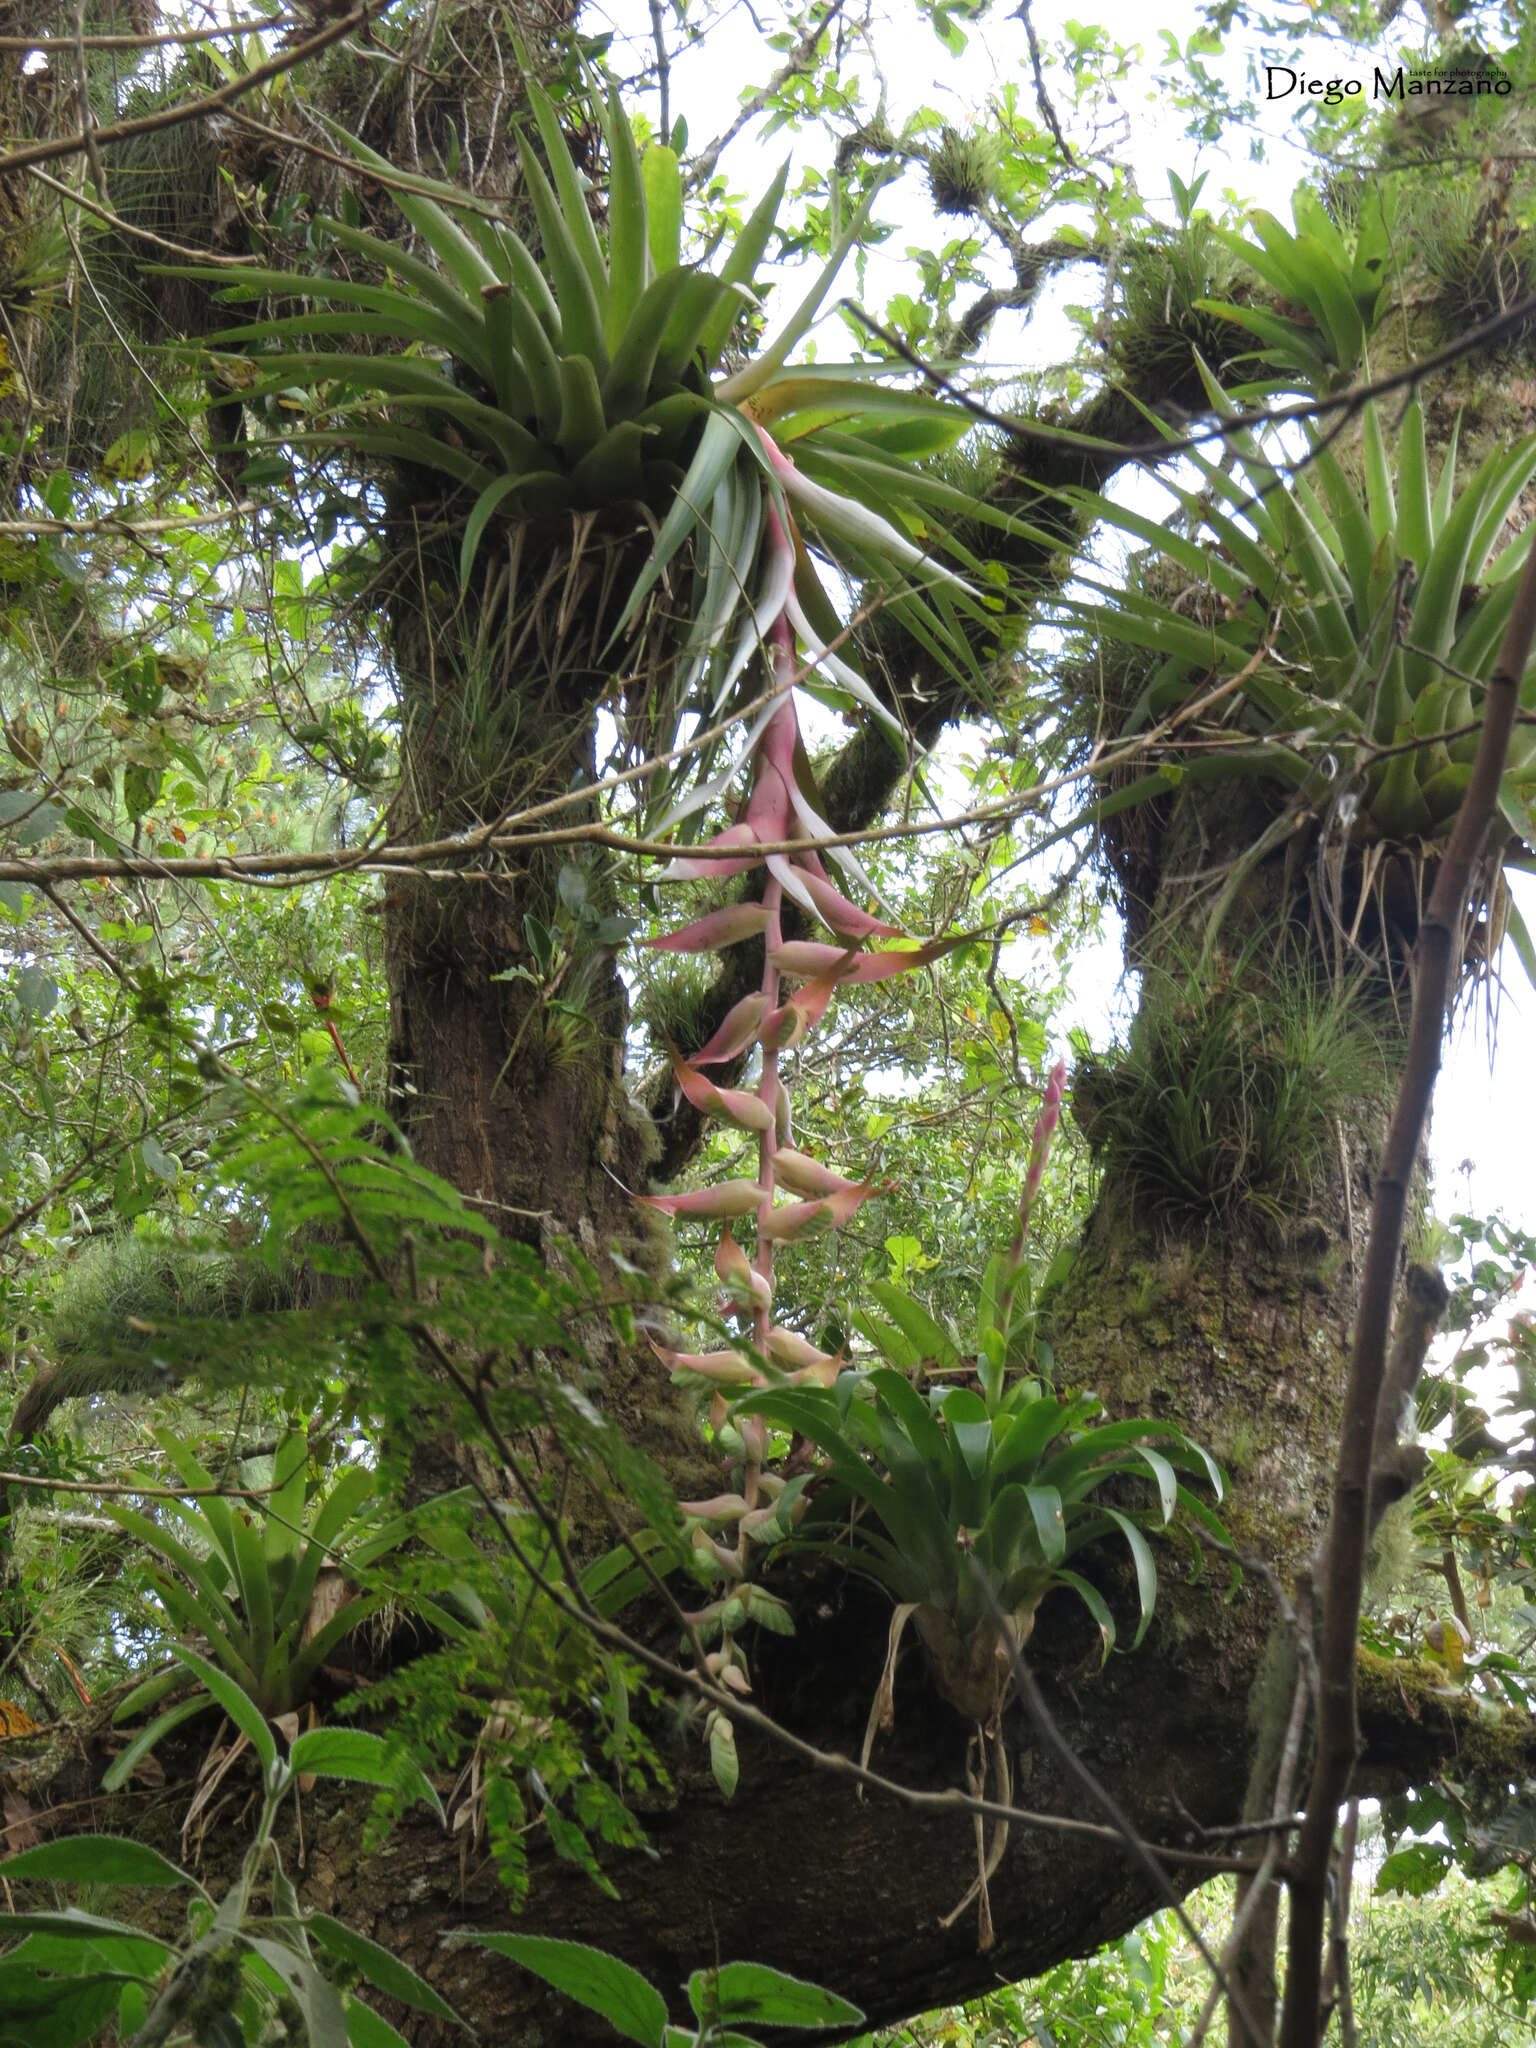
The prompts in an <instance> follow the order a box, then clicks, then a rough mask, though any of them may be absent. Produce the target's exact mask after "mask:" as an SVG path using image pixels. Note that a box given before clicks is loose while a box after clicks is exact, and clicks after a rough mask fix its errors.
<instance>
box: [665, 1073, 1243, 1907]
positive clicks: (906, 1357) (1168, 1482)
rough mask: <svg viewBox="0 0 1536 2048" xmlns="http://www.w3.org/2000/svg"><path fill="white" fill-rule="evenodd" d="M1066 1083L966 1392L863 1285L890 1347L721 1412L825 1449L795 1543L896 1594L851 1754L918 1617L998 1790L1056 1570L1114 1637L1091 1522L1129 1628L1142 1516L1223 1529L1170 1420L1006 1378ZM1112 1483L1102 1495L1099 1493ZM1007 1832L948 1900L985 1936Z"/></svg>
mask: <svg viewBox="0 0 1536 2048" xmlns="http://www.w3.org/2000/svg"><path fill="white" fill-rule="evenodd" d="M1065 1083H1066V1069H1065V1066H1064V1064H1062V1063H1058V1064H1057V1066H1056V1067H1055V1068H1054V1069H1053V1070H1052V1072H1051V1075H1050V1079H1049V1081H1048V1083H1047V1087H1046V1092H1045V1098H1044V1102H1043V1104H1042V1109H1041V1114H1040V1118H1039V1121H1038V1123H1037V1125H1036V1128H1035V1135H1034V1142H1033V1145H1032V1147H1031V1153H1030V1161H1029V1166H1028V1169H1027V1172H1026V1177H1025V1183H1024V1191H1023V1195H1022V1198H1021V1201H1020V1215H1019V1228H1018V1232H1017V1234H1016V1236H1015V1238H1014V1241H1013V1243H1012V1245H1011V1246H1010V1247H1009V1248H1008V1250H1007V1251H1006V1252H1003V1253H1000V1254H998V1255H997V1257H996V1258H994V1259H993V1260H992V1261H991V1262H990V1264H989V1266H988V1270H987V1275H986V1280H985V1283H984V1285H983V1288H982V1292H981V1298H980V1307H979V1317H978V1325H977V1330H976V1336H975V1342H974V1345H972V1346H970V1347H969V1356H968V1358H965V1360H964V1363H966V1364H973V1365H974V1370H975V1375H976V1380H977V1387H978V1388H979V1391H978V1390H977V1389H973V1388H971V1387H966V1386H953V1385H946V1384H944V1381H943V1378H942V1376H943V1375H947V1374H949V1373H952V1372H954V1371H955V1370H957V1369H959V1368H960V1367H961V1365H962V1352H961V1348H960V1346H959V1345H958V1344H957V1343H956V1341H955V1339H954V1338H953V1337H951V1336H950V1334H949V1333H948V1332H947V1331H946V1330H944V1329H943V1328H942V1327H941V1326H940V1325H939V1324H937V1323H936V1322H934V1321H933V1319H932V1318H931V1317H930V1316H929V1315H928V1314H927V1312H926V1311H925V1310H924V1309H923V1308H922V1307H921V1305H920V1304H919V1303H917V1302H915V1301H913V1300H912V1299H911V1298H910V1297H909V1296H906V1295H905V1294H903V1293H902V1291H901V1290H899V1289H897V1288H893V1287H884V1288H882V1289H881V1290H880V1292H879V1296H878V1298H879V1300H880V1302H881V1306H882V1307H883V1308H884V1309H885V1310H886V1314H887V1317H888V1318H889V1320H885V1319H877V1318H875V1317H872V1316H871V1317H864V1318H861V1319H860V1327H861V1328H862V1329H863V1331H864V1333H865V1334H866V1335H867V1336H869V1337H870V1338H871V1339H872V1341H873V1342H874V1343H875V1344H876V1346H877V1348H878V1349H879V1350H880V1351H881V1352H882V1353H883V1355H884V1356H885V1358H886V1360H887V1363H885V1364H883V1365H878V1366H875V1367H872V1368H868V1369H854V1368H852V1367H850V1366H846V1365H844V1364H843V1362H842V1361H840V1360H835V1359H829V1360H822V1361H819V1362H818V1363H817V1364H816V1365H813V1366H811V1367H809V1368H804V1369H802V1370H801V1371H800V1372H799V1373H798V1374H797V1375H796V1376H795V1380H796V1383H795V1384H788V1383H786V1384H783V1385H778V1386H771V1387H766V1388H762V1389H760V1390H758V1391H754V1392H750V1393H747V1394H746V1395H744V1396H743V1398H741V1399H739V1400H738V1401H737V1403H736V1405H735V1408H734V1410H733V1411H732V1414H733V1418H734V1420H735V1422H736V1426H737V1428H738V1429H739V1430H740V1432H741V1436H742V1439H743V1442H747V1441H749V1440H751V1441H753V1442H754V1443H755V1444H756V1445H757V1447H758V1454H759V1457H760V1456H761V1453H762V1449H763V1448H764V1446H763V1442H762V1437H761V1435H760V1432H762V1431H763V1429H764V1427H765V1426H769V1427H772V1428H774V1429H778V1430H781V1431H786V1432H788V1433H789V1434H790V1435H791V1436H792V1437H794V1438H798V1439H802V1440H803V1441H804V1442H806V1443H807V1444H810V1445H813V1446H814V1447H815V1449H816V1450H817V1451H818V1452H819V1453H820V1455H821V1459H822V1461H823V1466H822V1471H823V1475H824V1483H823V1484H822V1485H821V1487H820V1489H819V1490H818V1491H817V1493H816V1494H815V1496H814V1499H812V1500H811V1501H810V1502H809V1504H808V1511H807V1512H805V1513H803V1515H802V1517H801V1518H800V1520H799V1524H798V1529H797V1530H796V1531H795V1533H794V1536H793V1541H794V1544H795V1546H796V1547H799V1548H810V1549H814V1550H816V1551H819V1552H822V1553H824V1554H831V1555H836V1556H841V1557H843V1558H845V1559H846V1560H847V1561H848V1563H849V1564H850V1566H851V1567H852V1568H853V1569H854V1570H856V1571H859V1572H861V1573H863V1574H864V1575H865V1576H867V1577H869V1578H871V1579H873V1580H874V1581H875V1582H876V1583H877V1584H878V1585H880V1586H883V1587H884V1588H885V1590H886V1591H887V1592H889V1593H890V1594H891V1596H892V1598H893V1599H894V1600H895V1602H896V1603H897V1604H896V1609H895V1612H894V1614H893V1616H892V1620H891V1630H890V1640H889V1648H888V1653H887V1657H886V1664H885V1670H884V1672H883V1674H882V1676H881V1679H880V1682H879V1685H878V1687H877V1689H876V1692H875V1696H874V1700H873V1703H872V1705H871V1708H870V1715H869V1723H868V1727H867V1729H866V1733H865V1741H864V1756H865V1760H866V1761H867V1760H868V1757H869V1753H870V1750H871V1747H872V1745H873V1742H874V1737H875V1733H876V1731H877V1729H878V1728H879V1727H881V1726H886V1727H888V1726H889V1725H890V1724H891V1721H892V1719H893V1718H894V1687H895V1672H896V1660H897V1655H898V1652H899V1650H900V1647H901V1643H902V1639H903V1635H904V1632H905V1630H906V1627H907V1625H908V1623H909V1622H913V1623H915V1625H916V1627H917V1630H918V1633H919V1635H920V1637H921V1639H922V1642H923V1645H924V1648H925V1650H926V1651H927V1654H928V1659H929V1663H930V1666H931V1668H932V1670H933V1673H934V1679H935V1682H936V1684H937V1686H938V1688H939V1690H940V1692H941V1693H942V1694H943V1695H944V1697H945V1698H946V1699H947V1700H949V1701H950V1703H951V1704H952V1705H953V1706H955V1707H956V1708H957V1709H958V1710H959V1711H960V1712H961V1713H962V1714H964V1715H966V1716H967V1718H968V1719H969V1720H970V1721H971V1722H972V1724H973V1737H972V1744H973V1761H972V1764H971V1767H970V1776H971V1781H972V1784H973V1787H974V1788H975V1789H976V1790H978V1791H980V1790H982V1789H983V1788H984V1787H985V1785H986V1783H987V1780H988V1774H989V1771H990V1775H991V1780H992V1783H993V1786H994V1796H995V1797H996V1798H997V1799H998V1800H1000V1801H1001V1802H1002V1803H1004V1804H1006V1803H1007V1801H1008V1798H1009V1795H1010V1785H1011V1775H1010V1767H1009V1763H1008V1757H1007V1749H1006V1745H1005V1744H1004V1742H1003V1740H1002V1734H1001V1721H1002V1711H1003V1708H1004V1706H1005V1705H1006V1703H1007V1700H1008V1697H1009V1694H1010V1691H1011V1688H1012V1685H1013V1682H1014V1677H1015V1670H1016V1662H1017V1657H1018V1653H1019V1651H1020V1650H1021V1649H1022V1647H1023V1645H1024V1644H1025V1643H1026V1642H1027V1641H1028V1640H1029V1637H1030V1634H1031V1631H1032V1630H1033V1628H1034V1622H1035V1616H1036V1613H1037V1611H1038V1609H1039V1606H1040V1603H1041V1601H1042V1600H1043V1599H1044V1598H1045V1595H1046V1594H1047V1593H1048V1592H1049V1591H1050V1590H1051V1588H1052V1587H1053V1586H1066V1587H1069V1588H1070V1589H1071V1590H1073V1591H1074V1592H1075V1593H1076V1594H1077V1595H1078V1597H1079V1598H1080V1599H1081V1600H1082V1601H1083V1603H1084V1604H1085V1606H1086V1607H1087V1608H1088V1611H1089V1613H1090V1614H1091V1615H1092V1617H1093V1619H1094V1621H1095V1623H1096V1625H1097V1627H1098V1629H1099V1631H1100V1637H1101V1640H1102V1643H1103V1647H1104V1654H1105V1655H1106V1656H1107V1655H1108V1653H1109V1650H1110V1648H1111V1647H1112V1646H1113V1644H1114V1641H1115V1622H1114V1617H1113V1614H1112V1612H1111V1610H1110V1608H1109V1605H1108V1603H1107V1602H1106V1600H1105V1599H1104V1596H1103V1594H1102V1593H1101V1592H1100V1591H1099V1589H1098V1588H1097V1587H1096V1586H1095V1585H1094V1584H1093V1583H1092V1581H1091V1580H1089V1579H1088V1578H1085V1577H1084V1576H1083V1575H1082V1573H1081V1572H1079V1571H1077V1570H1074V1569H1073V1568H1072V1566H1071V1564H1070V1562H1069V1561H1070V1560H1071V1559H1073V1558H1074V1557H1076V1556H1077V1555H1078V1554H1079V1553H1080V1552H1081V1551H1083V1550H1084V1549H1085V1548H1086V1547H1087V1546H1088V1545H1090V1544H1093V1543H1097V1542H1100V1541H1103V1540H1104V1539H1106V1538H1115V1539H1118V1540H1121V1541H1123V1542H1124V1543H1125V1544H1126V1546H1127V1548H1128V1549H1129V1552H1130V1555H1131V1560H1132V1564H1133V1567H1134V1571H1135V1576H1136V1584H1137V1593H1138V1600H1139V1605H1140V1621H1139V1624H1138V1627H1137V1631H1136V1637H1135V1641H1136V1642H1140V1640H1141V1638H1142V1636H1143V1635H1144V1633H1145V1631H1146V1628H1147V1625H1148V1623H1149V1621H1150V1620H1151V1616H1152V1612H1153V1605H1154V1602H1155V1599H1156V1591H1157V1567H1156V1564H1155V1562H1154V1559H1153V1556H1152V1552H1151V1549H1150V1547H1149V1545H1148V1543H1147V1539H1146V1536H1145V1534H1144V1533H1143V1525H1144V1524H1145V1523H1146V1522H1147V1521H1149V1520H1151V1521H1154V1522H1157V1523H1160V1524H1164V1525H1166V1523H1167V1522H1168V1521H1169V1520H1170V1519H1171V1518H1172V1516H1173V1515H1174V1513H1175V1512H1176V1511H1177V1510H1178V1509H1179V1508H1180V1507H1182V1508H1183V1509H1185V1510H1186V1512H1188V1513H1189V1514H1191V1515H1193V1516H1194V1517H1195V1518H1196V1519H1197V1520H1199V1521H1201V1522H1202V1523H1204V1524H1205V1525H1206V1526H1207V1527H1209V1528H1210V1529H1211V1530H1212V1532H1213V1533H1216V1534H1217V1535H1218V1536H1219V1535H1222V1534H1224V1532H1223V1531H1222V1529H1221V1524H1220V1522H1219V1521H1218V1520H1217V1519H1216V1517H1215V1515H1214V1514H1213V1512H1212V1511H1211V1509H1210V1508H1209V1507H1208V1506H1207V1505H1206V1504H1205V1503H1204V1502H1203V1501H1201V1500H1200V1499H1199V1498H1198V1497H1197V1496H1196V1495H1195V1494H1194V1493H1193V1492H1192V1491H1191V1490H1190V1489H1189V1487H1188V1486H1186V1485H1185V1483H1184V1480H1183V1478H1181V1476H1180V1474H1181V1473H1182V1472H1191V1471H1192V1472H1196V1473H1198V1474H1200V1475H1201V1476H1202V1477H1203V1478H1204V1479H1205V1480H1207V1481H1208V1482H1209V1484H1210V1485H1211V1487H1212V1488H1213V1490H1214V1491H1215V1493H1216V1495H1217V1498H1218V1499H1219V1498H1220V1495H1221V1475H1220V1473H1219V1471H1218V1470H1217V1468H1216V1466H1215V1464H1214V1463H1213V1462H1212V1460H1211V1459H1210V1458H1209V1457H1208V1456H1207V1455H1206V1453H1205V1452H1204V1451H1203V1450H1201V1449H1200V1447H1199V1446H1198V1445H1197V1444H1195V1443H1193V1442H1192V1441H1191V1440H1190V1439H1189V1438H1188V1437H1187V1436H1185V1435H1184V1433H1183V1432H1182V1431H1181V1430H1178V1429H1176V1428H1174V1427H1172V1426H1171V1425H1168V1424H1163V1423H1157V1422H1151V1421H1147V1420H1142V1419H1134V1420H1126V1421H1120V1422H1106V1421H1101V1420H1099V1418H1100V1416H1101V1415H1102V1412H1103V1411H1102V1409H1101V1407H1100V1404H1099V1402H1098V1400H1097V1399H1096V1398H1095V1397H1094V1396H1093V1395H1092V1394H1087V1393H1084V1394H1077V1395H1058V1394H1054V1393H1052V1392H1050V1391H1048V1390H1047V1388H1046V1387H1045V1386H1044V1385H1043V1384H1042V1383H1041V1381H1040V1380H1039V1379H1038V1378H1033V1377H1015V1378H1013V1379H1011V1380H1010V1378H1009V1376H1008V1371H1007V1367H1008V1363H1009V1359H1010V1355H1011V1350H1012V1347H1013V1345H1014V1343H1015V1341H1016V1339H1017V1337H1018V1335H1019V1331H1018V1328H1017V1308H1016V1300H1017V1295H1018V1290H1019V1283H1020V1280H1021V1277H1022V1275H1023V1273H1024V1271H1025V1252H1026V1241H1027V1234H1028V1228H1029V1219H1030V1213H1031V1210H1032V1207H1033V1204H1034V1200H1035V1197H1036V1194H1037V1192H1038V1190H1039V1187H1040V1182H1041V1178H1042V1175H1043V1172H1044V1168H1045V1162H1046V1158H1047V1156H1048V1153H1049V1149H1050V1143H1051V1139H1052V1136H1053V1134H1054V1131H1055V1129H1056V1124H1057V1121H1058V1119H1059V1117H1060V1114H1061V1103H1062V1098H1063V1094H1064V1090H1065ZM914 1352H916V1353H917V1354H918V1357H917V1358H916V1359H914V1356H913V1354H914ZM742 1368H743V1371H744V1372H745V1371H746V1370H748V1369H750V1361H749V1360H745V1359H743V1361H742ZM914 1369H920V1370H926V1371H927V1372H928V1373H931V1374H933V1375H934V1376H935V1378H936V1380H937V1384H935V1385H934V1386H933V1387H932V1388H931V1389H930V1390H929V1391H928V1392H927V1393H926V1395H925V1394H924V1393H923V1392H921V1391H919V1389H918V1387H917V1386H915V1385H914V1384H913V1380H912V1378H910V1377H909V1376H908V1375H909V1371H911V1370H914ZM756 1376H757V1377H759V1378H761V1377H762V1376H763V1375H761V1374H760V1373H759V1374H757V1375H756ZM749 1433H751V1435H750V1439H749ZM1138 1479H1140V1480H1142V1481H1145V1480H1147V1479H1150V1480H1151V1482H1152V1484H1153V1488H1154V1502H1153V1503H1152V1504H1150V1505H1148V1506H1145V1507H1142V1506H1138V1505H1136V1504H1134V1502H1132V1501H1128V1499H1127V1483H1128V1482H1132V1481H1135V1480H1138ZM1111 1486H1112V1487H1113V1490H1114V1492H1115V1495H1116V1498H1115V1500H1113V1501H1112V1500H1109V1499H1106V1498H1105V1497H1104V1493H1105V1489H1107V1488H1110V1487H1111ZM745 1507H746V1504H745V1502H744V1501H742V1500H739V1499H738V1500H732V1499H729V1498H727V1499H723V1500H720V1501H715V1502H707V1503H700V1504H699V1505H698V1508H697V1510H696V1511H697V1512H698V1513H699V1514H700V1515H701V1516H703V1517H707V1518H712V1519H716V1520H723V1519H726V1518H728V1517H730V1516H732V1515H734V1516H736V1517H739V1518H740V1522H741V1525H742V1526H743V1528H745V1526H746V1522H747V1518H748V1516H747V1512H744V1509H745ZM748 1512H749V1511H748ZM764 1526H765V1527H766V1528H767V1529H768V1531H769V1533H771V1534H772V1535H774V1536H779V1535H785V1534H788V1533H789V1532H788V1531H787V1530H786V1529H785V1528H784V1520H783V1514H782V1509H781V1507H780V1505H779V1504H778V1503H775V1504H774V1506H773V1508H772V1510H771V1511H770V1513H769V1514H768V1515H767V1516H766V1517H765V1518H764ZM1006 1843H1007V1830H1006V1828H999V1829H996V1830H994V1834H993V1840H992V1842H991V1845H990V1847H988V1846H987V1845H986V1844H985V1842H984V1840H983V1839H982V1836H981V1834H980V1832H979V1831H978V1839H977V1864H978V1869H977V1878H976V1882H975V1884H974V1885H973V1887H972V1888H971V1890H970V1891H969V1892H967V1894H966V1896H965V1898H963V1899H962V1900H961V1901H960V1904H959V1905H958V1906H957V1907H956V1908H955V1910H954V1913H953V1914H951V1916H950V1918H951V1919H954V1918H957V1917H958V1915H959V1914H960V1913H961V1912H962V1911H963V1910H964V1909H965V1908H966V1907H967V1906H968V1905H969V1904H970V1901H971V1899H972V1898H973V1897H974V1898H976V1899H977V1900H978V1913H979V1933H980V1940H981V1944H982V1946H983V1947H987V1946H989V1945H990V1942H991V1938H992V1927H991V1911H990V1905H989V1901H988V1896H987V1884H988V1880H989V1878H990V1877H991V1874H992V1872H993V1871H994V1870H995V1869H996V1867H997V1864H998V1861H999V1860H1000V1859H1001V1856H1002V1853H1003V1850H1004V1848H1005V1847H1006Z"/></svg>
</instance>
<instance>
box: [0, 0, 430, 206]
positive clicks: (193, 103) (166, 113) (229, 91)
mask: <svg viewBox="0 0 1536 2048" xmlns="http://www.w3.org/2000/svg"><path fill="white" fill-rule="evenodd" d="M393 4H394V0H380V4H379V5H377V6H375V5H373V4H372V0H363V5H362V6H361V7H357V8H354V9H353V11H352V12H351V13H350V14H344V15H343V16H342V17H341V19H340V20H339V21H333V22H331V23H329V24H328V25H327V26H326V27H325V28H323V29H321V30H320V31H319V32H318V33H317V34H315V35H312V36H309V37H307V38H306V39H305V40H304V41H303V42H302V43H294V44H292V45H291V46H290V47H289V48H288V49H286V50H283V51H280V52H279V53H278V55H277V56H275V57H270V58H268V60H267V62H266V63H265V64H258V65H257V66H256V68H255V70H254V71H247V72H246V74H245V76H244V77H243V78H232V79H230V81H229V82H228V84H227V85H221V86H220V87H219V88H218V90H217V91H216V92H210V93H206V94H204V96H203V97H202V98H201V99H195V100H183V101H182V102H181V103H180V104H179V105H177V106H171V107H160V108H157V109H156V111H155V112H154V113H153V114H140V115H139V116H137V118H136V119H134V120H131V121H115V122H113V123H112V125H111V126H110V127H108V128H96V129H82V130H81V132H80V133H79V134H78V135H61V136H55V137H54V138H53V139H52V140H51V141H48V142H28V143H25V144H23V146H22V147H21V148H20V149H12V150H8V151H7V152H6V154H5V155H4V156H0V177H3V176H4V175H5V174H6V173H7V172H9V171H24V170H27V169H29V168H30V166H31V165H33V164H46V163H53V162H55V161H57V159H58V158H59V157H65V156H78V155H79V154H80V153H81V151H82V150H85V149H87V148H89V146H90V143H91V141H92V139H93V137H94V140H95V143H96V146H97V148H98V149H99V148H101V147H103V146H104V145H105V144H107V143H112V142H127V141H128V140H129V139H130V138H131V137H132V136H135V135H152V134H154V133H156V132H157V131H158V130H161V129H165V128H179V127H181V126H182V125H183V123H185V122H187V121H199V120H201V119H202V118H203V116H204V115H205V114H217V113H219V112H221V111H222V110H223V109H224V108H225V107H227V106H230V105H231V104H232V103H233V102H234V101H235V100H238V99H242V98H243V97H244V96H245V94H246V93H248V92H255V91H256V90H257V89H258V87H260V86H263V85H267V84H270V82H271V81H272V80H273V79H274V78H281V77H282V75H283V74H284V72H287V71H292V70H293V68H294V66H295V65H297V64H303V63H304V62H306V61H307V59H309V58H310V57H318V56H319V54H320V52H321V51H322V50H328V49H329V48H330V47H331V45H332V44H333V43H339V42H341V41H342V39H343V38H344V37H346V36H349V35H351V33H352V31H353V30H354V29H358V28H361V27H363V25H364V24H365V23H366V22H367V21H368V20H369V19H370V18H374V19H377V18H378V17H379V16H381V15H384V14H387V13H388V11H389V9H390V7H391V6H392V5H393ZM70 47H71V48H73V47H74V45H73V44H71V45H70Z"/></svg>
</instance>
